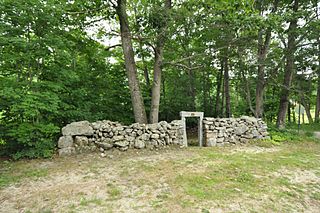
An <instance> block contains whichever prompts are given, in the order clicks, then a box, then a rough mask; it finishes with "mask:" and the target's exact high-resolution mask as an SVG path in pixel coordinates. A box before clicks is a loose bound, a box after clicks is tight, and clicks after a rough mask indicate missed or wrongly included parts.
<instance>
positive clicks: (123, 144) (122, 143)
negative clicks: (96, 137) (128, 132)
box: [114, 140, 130, 147]
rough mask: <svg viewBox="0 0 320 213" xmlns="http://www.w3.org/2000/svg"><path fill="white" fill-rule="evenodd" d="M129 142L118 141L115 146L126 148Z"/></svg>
mask: <svg viewBox="0 0 320 213" xmlns="http://www.w3.org/2000/svg"><path fill="white" fill-rule="evenodd" d="M129 144H130V143H129V141H126V140H122V141H117V142H115V143H114V145H115V146H119V147H125V146H129Z"/></svg>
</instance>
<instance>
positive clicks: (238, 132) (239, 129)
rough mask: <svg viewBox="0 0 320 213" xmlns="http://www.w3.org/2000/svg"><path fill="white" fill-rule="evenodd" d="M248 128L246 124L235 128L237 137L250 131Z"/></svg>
mask: <svg viewBox="0 0 320 213" xmlns="http://www.w3.org/2000/svg"><path fill="white" fill-rule="evenodd" d="M248 129H249V128H248V127H247V126H246V125H245V124H241V125H240V126H239V127H236V128H235V134H236V135H242V134H243V133H245V132H246V131H248Z"/></svg>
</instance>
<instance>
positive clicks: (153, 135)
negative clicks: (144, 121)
mask: <svg viewBox="0 0 320 213" xmlns="http://www.w3.org/2000/svg"><path fill="white" fill-rule="evenodd" d="M151 138H152V139H158V138H160V136H159V135H158V134H152V135H151Z"/></svg>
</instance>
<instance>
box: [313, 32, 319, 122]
mask: <svg viewBox="0 0 320 213" xmlns="http://www.w3.org/2000/svg"><path fill="white" fill-rule="evenodd" d="M317 75H318V79H317V84H318V85H317V100H316V111H315V115H314V120H315V122H316V123H319V122H320V118H319V115H320V38H319V39H318V70H317Z"/></svg>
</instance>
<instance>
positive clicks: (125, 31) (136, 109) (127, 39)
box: [116, 0, 147, 123]
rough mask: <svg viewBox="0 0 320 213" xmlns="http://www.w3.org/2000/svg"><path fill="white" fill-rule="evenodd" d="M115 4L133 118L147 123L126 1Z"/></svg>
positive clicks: (122, 0) (121, 0)
mask: <svg viewBox="0 0 320 213" xmlns="http://www.w3.org/2000/svg"><path fill="white" fill-rule="evenodd" d="M117 3H118V6H117V8H116V9H117V15H118V17H119V21H120V32H121V42H122V49H123V54H124V59H125V66H126V71H127V76H128V81H129V88H130V93H131V102H132V107H133V113H134V118H135V121H136V122H138V123H147V115H146V111H145V107H144V103H143V98H142V94H141V90H140V84H139V80H138V73H137V67H136V63H135V60H134V52H133V47H132V41H131V32H130V29H129V23H128V17H127V12H126V0H118V1H117Z"/></svg>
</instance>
